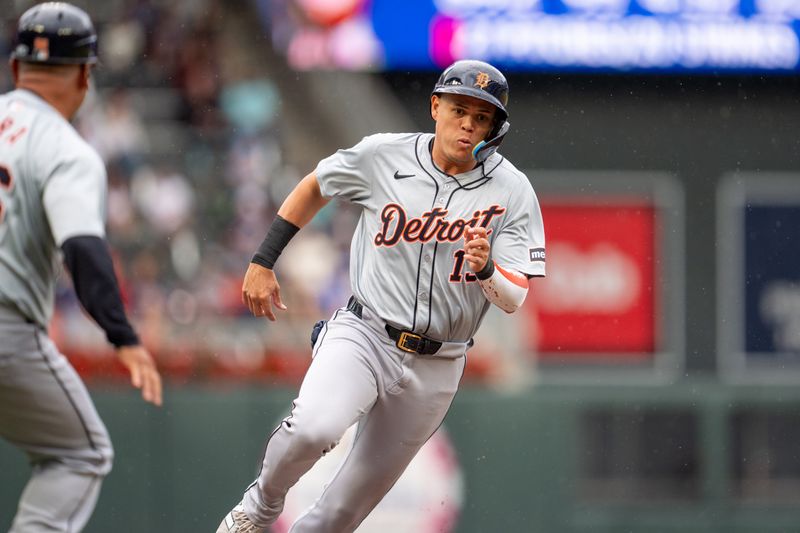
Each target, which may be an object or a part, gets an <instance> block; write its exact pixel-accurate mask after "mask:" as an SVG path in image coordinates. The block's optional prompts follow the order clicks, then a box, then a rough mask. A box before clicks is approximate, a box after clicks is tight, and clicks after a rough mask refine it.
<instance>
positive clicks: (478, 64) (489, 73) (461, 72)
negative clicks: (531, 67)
mask: <svg viewBox="0 0 800 533" xmlns="http://www.w3.org/2000/svg"><path fill="white" fill-rule="evenodd" d="M443 93H445V94H463V95H466V96H473V97H475V98H479V99H481V100H484V101H486V102H489V103H490V104H492V105H494V106H495V107H496V108H497V110H498V114H497V115H498V116H497V121H498V123H502V122H503V121H504V120H506V119H507V118H508V111H506V106H507V105H508V82H507V81H506V77H505V76H503V73H502V72H500V71H499V70H497V69H496V68H494V67H493V66H492V65H490V64H489V63H485V62H483V61H477V60H474V59H462V60H461V61H456V62H455V63H453V64H452V65H450V66H449V67H447V68H446V69H445V70H444V72H442V75H441V76H439V81H437V82H436V86H435V87H434V88H433V94H443Z"/></svg>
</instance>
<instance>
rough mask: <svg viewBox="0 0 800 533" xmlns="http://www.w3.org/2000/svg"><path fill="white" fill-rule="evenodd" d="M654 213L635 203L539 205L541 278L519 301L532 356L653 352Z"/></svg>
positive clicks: (646, 204) (556, 202)
mask: <svg viewBox="0 0 800 533" xmlns="http://www.w3.org/2000/svg"><path fill="white" fill-rule="evenodd" d="M655 213H656V208H655V206H654V205H653V204H652V202H650V201H649V200H643V199H640V198H635V199H620V200H619V201H616V202H608V201H604V202H603V204H602V205H597V203H596V202H595V203H594V205H593V204H590V203H588V202H582V201H580V200H575V199H570V200H569V201H563V200H556V199H551V201H549V202H548V201H547V199H546V198H543V199H542V214H543V217H544V223H545V231H546V239H547V277H546V278H544V279H542V280H536V281H534V282H533V283H532V289H533V290H532V294H531V296H532V297H531V298H527V300H526V305H527V306H528V311H529V313H530V316H531V317H532V319H534V320H536V321H537V327H536V328H532V329H535V330H536V331H537V334H536V337H537V338H536V339H535V348H536V351H537V352H538V353H539V356H540V357H542V358H547V357H553V356H555V357H570V356H580V355H591V356H592V357H594V356H595V355H596V356H601V355H602V356H609V355H612V356H613V355H620V356H624V357H629V358H630V357H646V356H649V355H652V354H653V353H654V352H655V350H656V323H657V320H656V297H657V295H656V294H655V292H656V290H657V287H658V284H657V283H656V278H655V275H656V269H655V261H656V257H655V254H656V235H655V231H656V227H655Z"/></svg>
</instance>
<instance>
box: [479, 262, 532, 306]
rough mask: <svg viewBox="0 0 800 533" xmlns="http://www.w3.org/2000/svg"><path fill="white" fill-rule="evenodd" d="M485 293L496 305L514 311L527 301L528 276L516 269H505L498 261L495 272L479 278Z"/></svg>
mask: <svg viewBox="0 0 800 533" xmlns="http://www.w3.org/2000/svg"><path fill="white" fill-rule="evenodd" d="M478 283H479V284H480V286H481V289H483V295H484V296H486V299H487V300H489V301H490V302H492V303H493V304H494V305H496V306H497V307H499V308H500V309H502V310H503V311H505V312H506V313H513V312H514V311H516V310H517V309H519V307H520V306H521V305H522V302H524V301H525V296H527V294H528V278H527V276H525V275H524V274H520V273H519V272H517V271H515V270H505V269H504V268H502V267H500V265H498V264H497V263H495V265H494V273H493V274H492V275H491V276H489V277H488V278H486V279H479V280H478Z"/></svg>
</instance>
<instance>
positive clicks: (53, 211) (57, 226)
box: [42, 147, 106, 246]
mask: <svg viewBox="0 0 800 533" xmlns="http://www.w3.org/2000/svg"><path fill="white" fill-rule="evenodd" d="M105 197H106V170H105V166H104V165H103V161H102V160H101V159H100V156H98V155H97V154H96V153H94V152H92V151H91V150H90V149H89V148H88V147H87V148H86V149H85V150H80V151H76V152H74V153H72V154H71V155H70V156H69V157H66V158H64V159H62V160H60V161H57V162H55V163H54V164H53V165H52V167H51V170H50V172H49V174H48V178H47V181H46V182H45V184H44V191H43V195H42V198H43V203H44V209H45V212H46V213H47V220H48V221H49V223H50V230H51V231H52V233H53V238H54V240H55V242H56V244H57V245H58V246H61V245H62V244H63V243H64V241H66V240H67V239H69V238H70V237H76V236H96V237H104V236H105V209H106V207H105Z"/></svg>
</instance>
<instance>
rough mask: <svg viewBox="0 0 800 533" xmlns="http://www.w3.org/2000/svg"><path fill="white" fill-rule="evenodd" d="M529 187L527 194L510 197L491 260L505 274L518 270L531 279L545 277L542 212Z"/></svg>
mask: <svg viewBox="0 0 800 533" xmlns="http://www.w3.org/2000/svg"><path fill="white" fill-rule="evenodd" d="M526 181H527V180H526ZM526 185H527V188H526V190H522V191H519V194H512V195H511V196H510V200H509V209H508V214H507V218H506V221H505V223H504V224H503V225H502V226H501V227H500V229H499V231H498V234H497V235H496V236H495V238H494V240H493V241H492V259H494V261H495V263H497V264H498V265H500V266H502V267H503V268H505V269H506V270H509V269H511V270H516V271H518V272H521V273H523V274H525V275H527V276H528V277H543V276H544V275H545V245H544V222H543V220H542V210H541V208H540V207H539V200H538V198H537V197H536V193H535V192H534V190H533V187H532V186H531V185H530V183H529V182H528V183H526Z"/></svg>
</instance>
